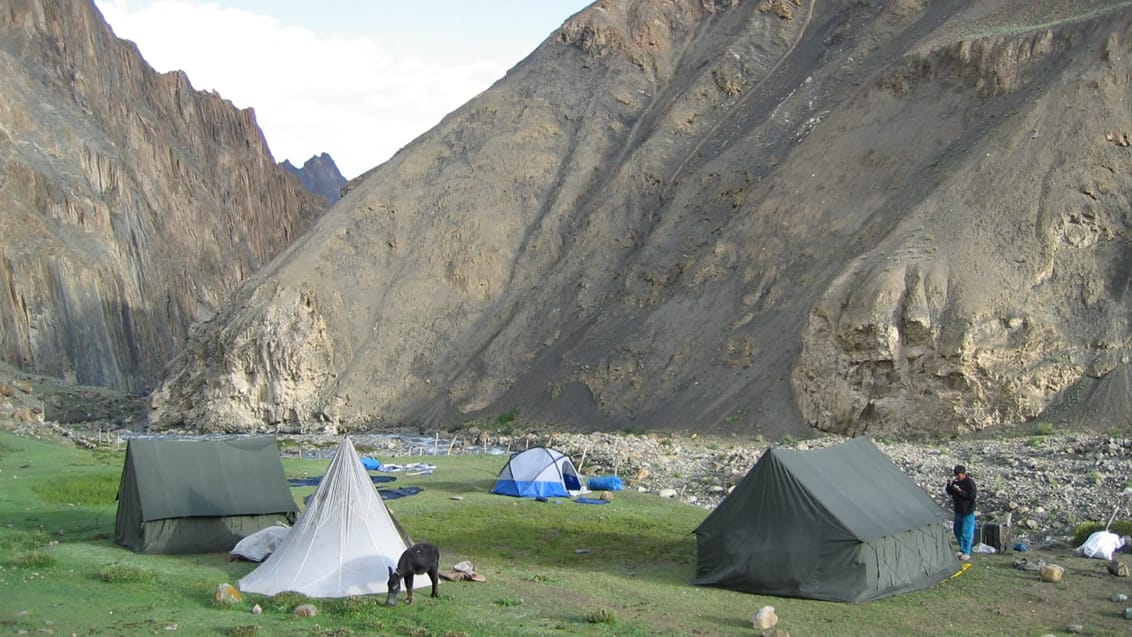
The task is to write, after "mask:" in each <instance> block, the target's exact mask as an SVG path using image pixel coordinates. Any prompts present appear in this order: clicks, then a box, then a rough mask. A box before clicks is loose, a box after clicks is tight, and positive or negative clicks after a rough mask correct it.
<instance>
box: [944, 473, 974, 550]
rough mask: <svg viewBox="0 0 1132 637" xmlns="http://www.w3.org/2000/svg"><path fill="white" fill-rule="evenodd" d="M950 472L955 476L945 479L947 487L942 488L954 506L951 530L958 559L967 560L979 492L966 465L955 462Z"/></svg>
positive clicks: (972, 536)
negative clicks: (957, 544)
mask: <svg viewBox="0 0 1132 637" xmlns="http://www.w3.org/2000/svg"><path fill="white" fill-rule="evenodd" d="M952 473H954V474H955V477H953V478H952V479H950V480H948V481H947V488H946V489H944V490H945V491H946V492H947V495H949V496H951V502H952V504H953V505H954V507H955V520H954V523H953V524H952V530H954V531H955V539H956V540H957V541H958V542H959V559H961V560H969V559H971V545H972V544H973V543H974V542H975V499H976V498H977V497H978V495H979V492H978V489H976V488H975V481H974V480H973V479H972V478H971V476H969V475H967V467H964V466H963V465H961V464H957V465H955V469H953V470H952Z"/></svg>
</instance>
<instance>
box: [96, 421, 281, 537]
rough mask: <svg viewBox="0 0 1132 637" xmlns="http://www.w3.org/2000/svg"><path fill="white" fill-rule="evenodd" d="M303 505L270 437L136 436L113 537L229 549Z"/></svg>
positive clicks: (129, 449)
mask: <svg viewBox="0 0 1132 637" xmlns="http://www.w3.org/2000/svg"><path fill="white" fill-rule="evenodd" d="M298 510H299V507H298V505H297V504H296V503H295V499H294V498H293V497H292V496H291V489H290V487H289V486H288V484H287V476H286V475H284V473H283V463H282V461H281V460H280V459H279V448H278V447H277V446H276V444H275V439H274V438H272V437H271V436H252V437H241V438H226V439H211V440H200V439H192V440H190V439H175V438H131V439H130V441H129V442H128V443H127V445H126V460H125V463H124V465H123V467H122V479H121V482H120V484H119V485H118V517H117V522H116V524H115V528H114V541H115V542H117V543H118V544H121V545H122V546H125V547H126V548H129V549H132V550H133V551H134V552H136V553H212V552H219V551H228V550H231V549H232V547H234V546H235V545H236V542H239V541H240V540H241V539H243V538H244V537H245V536H247V535H251V534H252V533H255V532H256V531H259V530H260V529H263V528H266V527H268V526H271V525H273V524H276V523H278V522H283V523H286V524H290V523H292V522H294V521H295V518H296V516H297V514H298Z"/></svg>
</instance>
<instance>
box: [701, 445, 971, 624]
mask: <svg viewBox="0 0 1132 637" xmlns="http://www.w3.org/2000/svg"><path fill="white" fill-rule="evenodd" d="M950 517H951V514H950V513H949V512H947V511H945V510H944V509H943V508H941V507H940V506H939V505H937V504H936V503H935V502H934V501H932V499H931V498H930V497H928V495H927V493H925V492H924V490H923V489H921V488H920V487H919V486H917V485H916V483H914V482H913V481H912V480H911V479H910V478H908V476H907V475H905V474H904V473H903V472H902V471H901V470H900V469H899V468H898V467H897V466H896V465H895V464H894V463H893V462H892V460H891V459H889V457H888V456H886V455H884V453H883V452H881V451H880V450H879V449H877V448H876V446H875V445H873V443H872V442H871V441H869V440H868V439H867V438H864V437H859V438H854V439H852V440H850V441H847V442H845V443H842V444H840V445H837V446H834V447H829V448H824V449H815V450H809V451H794V450H788V449H781V448H771V449H768V450H767V451H766V453H764V454H763V455H762V457H761V458H759V461H758V462H757V463H755V466H754V467H753V468H751V470H750V471H749V472H748V473H747V475H746V477H744V478H743V480H742V481H741V482H740V483H739V484H738V485H736V487H735V489H734V491H732V492H731V493H730V494H728V496H727V497H726V498H725V499H724V500H723V502H721V503H720V504H719V506H718V507H716V509H715V510H714V511H712V512H711V514H710V515H708V517H707V518H706V519H705V520H704V521H703V523H701V524H700V526H699V527H698V528H697V529H696V544H697V560H696V578H695V580H694V581H693V583H694V584H699V585H709V586H719V587H721V588H728V589H732V590H737V591H744V592H748V593H757V594H765V595H778V596H783V597H804V598H810V599H824V600H833V601H845V602H864V601H868V600H871V599H876V598H878V597H886V596H889V595H894V594H897V593H903V592H907V591H913V590H919V589H923V588H927V587H929V586H931V585H933V584H935V583H937V582H939V581H941V580H943V579H945V578H947V577H948V576H949V575H951V574H952V573H954V572H956V571H957V570H958V568H959V562H958V560H957V559H956V557H955V554H954V552H953V549H952V548H951V535H950V531H949V528H948V525H947V523H946V521H947V520H949V519H950Z"/></svg>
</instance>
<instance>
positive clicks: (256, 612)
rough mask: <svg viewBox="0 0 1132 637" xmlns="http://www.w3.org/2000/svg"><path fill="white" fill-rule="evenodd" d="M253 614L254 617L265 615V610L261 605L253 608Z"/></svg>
mask: <svg viewBox="0 0 1132 637" xmlns="http://www.w3.org/2000/svg"><path fill="white" fill-rule="evenodd" d="M252 614H253V615H262V614H263V608H262V607H261V606H260V605H259V604H256V605H255V606H252Z"/></svg>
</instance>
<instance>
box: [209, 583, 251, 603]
mask: <svg viewBox="0 0 1132 637" xmlns="http://www.w3.org/2000/svg"><path fill="white" fill-rule="evenodd" d="M212 597H213V599H214V600H215V601H216V603H217V604H219V605H220V606H231V605H233V604H239V603H240V602H241V601H243V599H244V598H243V596H242V595H240V591H238V590H236V587H235V586H232V585H231V584H229V583H227V582H225V583H223V584H217V585H216V593H215V594H214V595H213V596H212Z"/></svg>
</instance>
